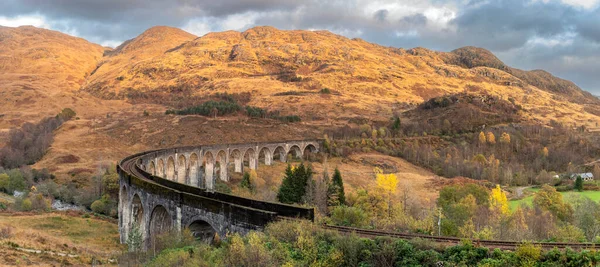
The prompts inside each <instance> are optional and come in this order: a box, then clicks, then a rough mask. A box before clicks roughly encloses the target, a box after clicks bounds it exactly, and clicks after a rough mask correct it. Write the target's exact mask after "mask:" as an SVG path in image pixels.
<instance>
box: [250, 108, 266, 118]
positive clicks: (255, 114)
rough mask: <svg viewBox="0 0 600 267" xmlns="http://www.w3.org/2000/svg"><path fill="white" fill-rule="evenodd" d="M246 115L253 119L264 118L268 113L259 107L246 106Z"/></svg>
mask: <svg viewBox="0 0 600 267" xmlns="http://www.w3.org/2000/svg"><path fill="white" fill-rule="evenodd" d="M246 114H247V115H248V117H251V118H262V117H265V115H266V114H267V112H266V111H265V110H264V109H262V108H259V107H252V106H246Z"/></svg>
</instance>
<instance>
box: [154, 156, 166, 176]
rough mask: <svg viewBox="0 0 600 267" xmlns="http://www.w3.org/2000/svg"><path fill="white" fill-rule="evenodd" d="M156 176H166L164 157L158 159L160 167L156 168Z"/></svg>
mask: <svg viewBox="0 0 600 267" xmlns="http://www.w3.org/2000/svg"><path fill="white" fill-rule="evenodd" d="M156 172H157V173H156V176H159V177H161V178H165V161H164V160H163V159H159V160H158V168H157V169H156Z"/></svg>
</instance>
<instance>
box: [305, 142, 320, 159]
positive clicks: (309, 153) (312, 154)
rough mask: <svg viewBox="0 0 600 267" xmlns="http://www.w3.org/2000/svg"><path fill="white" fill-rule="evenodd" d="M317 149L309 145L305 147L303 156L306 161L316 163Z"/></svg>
mask: <svg viewBox="0 0 600 267" xmlns="http://www.w3.org/2000/svg"><path fill="white" fill-rule="evenodd" d="M316 153H317V147H315V146H314V145H312V144H308V145H306V146H305V147H304V151H303V153H302V156H303V157H304V159H305V160H308V161H314V160H315V159H316Z"/></svg>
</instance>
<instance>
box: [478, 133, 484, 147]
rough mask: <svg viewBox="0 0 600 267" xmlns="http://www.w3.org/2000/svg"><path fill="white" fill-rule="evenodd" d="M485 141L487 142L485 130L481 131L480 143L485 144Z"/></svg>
mask: <svg viewBox="0 0 600 267" xmlns="http://www.w3.org/2000/svg"><path fill="white" fill-rule="evenodd" d="M485 143H486V139H485V134H484V133H483V132H479V144H480V145H485Z"/></svg>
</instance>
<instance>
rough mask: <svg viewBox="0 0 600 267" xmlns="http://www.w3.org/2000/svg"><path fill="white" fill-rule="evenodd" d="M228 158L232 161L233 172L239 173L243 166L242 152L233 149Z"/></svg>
mask: <svg viewBox="0 0 600 267" xmlns="http://www.w3.org/2000/svg"><path fill="white" fill-rule="evenodd" d="M229 158H232V159H233V165H234V166H233V171H234V172H237V173H241V172H242V169H243V165H244V163H243V162H242V152H240V150H239V149H234V150H232V151H231V153H229Z"/></svg>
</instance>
